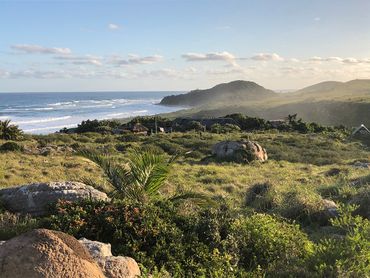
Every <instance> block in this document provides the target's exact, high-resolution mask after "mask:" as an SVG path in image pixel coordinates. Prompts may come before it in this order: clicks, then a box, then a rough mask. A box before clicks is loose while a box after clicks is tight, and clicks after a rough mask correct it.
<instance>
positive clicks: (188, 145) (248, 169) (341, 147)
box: [0, 132, 370, 207]
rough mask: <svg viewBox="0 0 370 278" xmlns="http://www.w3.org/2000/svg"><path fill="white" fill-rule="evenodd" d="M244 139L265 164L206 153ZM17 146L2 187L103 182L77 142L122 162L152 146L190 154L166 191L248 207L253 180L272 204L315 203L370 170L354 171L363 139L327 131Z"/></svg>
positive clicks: (54, 139)
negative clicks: (265, 187)
mask: <svg viewBox="0 0 370 278" xmlns="http://www.w3.org/2000/svg"><path fill="white" fill-rule="evenodd" d="M332 137H333V138H332ZM242 138H244V139H247V138H248V139H251V140H255V141H257V142H259V143H260V144H261V145H262V146H264V147H265V148H266V149H267V151H268V154H269V161H268V162H267V163H263V164H262V163H252V164H236V163H231V162H227V163H226V162H217V161H215V160H214V159H213V158H212V157H210V155H211V147H212V145H213V144H214V143H216V142H219V141H222V140H238V139H242ZM127 140H128V141H129V142H127ZM0 144H1V142H0ZM20 144H22V145H23V146H24V147H25V149H26V151H23V152H3V153H0V161H1V162H0V186H1V187H8V186H16V185H21V184H27V183H32V182H44V181H60V180H75V181H84V180H86V179H89V178H93V179H95V180H98V181H99V180H101V179H102V178H103V177H102V172H101V170H100V169H98V168H97V167H96V166H95V165H94V164H93V163H91V162H89V161H87V160H86V159H83V158H81V157H78V156H75V155H74V154H73V148H76V147H78V146H82V145H83V146H84V147H89V148H93V149H98V150H99V149H100V150H101V151H102V152H105V153H109V155H110V156H112V157H115V158H117V159H120V160H121V161H122V162H124V161H125V153H126V152H127V150H129V149H130V148H133V147H134V148H154V149H156V150H158V151H160V152H166V153H167V154H168V155H172V154H175V153H177V152H181V153H187V152H190V153H188V154H187V155H184V156H181V157H180V158H179V159H178V161H177V162H176V163H175V165H174V168H175V169H176V171H172V172H171V176H170V178H169V179H168V186H167V187H166V189H165V191H166V192H167V193H168V192H173V191H174V190H176V189H184V190H188V189H191V190H194V191H196V192H202V193H206V194H208V195H210V196H212V197H215V196H216V197H223V198H226V199H229V200H230V201H232V202H233V203H235V205H245V204H246V198H247V194H248V190H250V188H252V187H253V186H255V185H256V184H269V186H271V188H273V191H274V195H275V196H273V197H274V198H275V200H274V202H276V207H279V206H280V205H283V202H284V200H283V198H284V195H287V194H288V193H289V192H295V194H297V196H298V195H299V196H303V195H306V196H308V197H309V198H311V197H312V200H310V201H312V203H315V202H317V199H319V198H320V192H322V191H325V190H324V189H325V188H330V187H331V186H333V185H336V184H338V183H340V182H341V181H342V180H343V179H347V180H356V179H359V178H361V177H363V176H366V174H368V170H366V169H365V170H364V169H356V168H354V167H353V163H354V162H356V161H367V160H370V152H369V151H368V150H367V149H366V147H365V146H363V145H362V144H361V143H359V142H350V141H347V140H346V139H344V140H343V139H337V138H335V136H333V135H330V134H329V135H324V134H299V133H284V132H281V133H279V132H261V133H239V132H236V133H229V134H212V133H203V134H199V133H195V132H188V133H172V134H158V135H153V136H130V137H125V136H120V135H100V134H97V133H87V134H83V135H77V134H75V135H65V134H59V135H57V134H55V135H49V136H33V137H32V136H30V137H28V138H27V139H26V140H24V141H21V142H20ZM40 145H42V146H48V147H49V148H51V149H53V148H54V149H57V147H59V148H61V147H64V148H65V147H69V148H67V150H66V151H56V150H54V151H51V152H50V153H48V154H46V155H45V154H44V155H41V154H36V153H32V152H35V149H37V146H39V148H45V147H40ZM27 152H28V153H27ZM333 168H335V169H339V174H338V175H334V176H330V175H328V174H326V173H327V172H328V171H329V170H330V169H333ZM166 192H164V194H166Z"/></svg>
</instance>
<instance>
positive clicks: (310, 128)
mask: <svg viewBox="0 0 370 278" xmlns="http://www.w3.org/2000/svg"><path fill="white" fill-rule="evenodd" d="M218 119H220V121H217V120H218ZM221 119H232V120H233V121H232V122H233V123H230V122H227V121H226V122H223V121H221ZM212 120H214V122H215V123H214V124H212V125H211V126H208V127H207V126H206V125H205V124H202V122H204V121H207V119H205V120H197V119H185V118H184V119H180V121H179V119H175V120H171V119H168V118H164V117H159V116H143V117H142V116H140V117H135V118H134V119H132V120H131V121H129V122H128V123H124V124H122V123H119V122H118V121H113V120H103V121H98V120H86V121H82V122H81V123H80V124H79V125H78V126H77V128H75V129H74V130H73V131H74V132H76V133H85V132H98V133H102V134H112V133H114V130H115V129H129V128H130V127H132V126H133V125H135V124H141V125H143V126H145V127H146V128H148V130H149V131H151V132H156V131H158V129H159V128H160V127H161V128H163V129H164V130H165V131H176V132H187V131H208V132H212V133H229V132H237V131H262V130H271V129H277V130H279V131H296V132H300V133H322V132H334V131H346V128H345V127H344V126H339V127H330V126H323V125H320V124H318V123H315V122H311V123H307V122H304V121H303V120H302V119H300V118H297V114H293V115H288V116H287V117H286V118H285V119H284V120H283V121H281V122H280V123H279V124H278V125H276V124H273V122H272V121H268V120H265V119H262V118H258V117H249V116H247V115H244V114H241V113H236V114H229V115H226V116H225V117H221V118H214V119H212ZM68 131H69V130H68V129H62V130H61V131H60V132H68Z"/></svg>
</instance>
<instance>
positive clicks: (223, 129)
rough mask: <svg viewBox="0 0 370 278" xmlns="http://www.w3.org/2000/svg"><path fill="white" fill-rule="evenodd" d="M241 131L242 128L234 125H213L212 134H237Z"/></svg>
mask: <svg viewBox="0 0 370 278" xmlns="http://www.w3.org/2000/svg"><path fill="white" fill-rule="evenodd" d="M237 131H240V127H239V126H237V125H233V124H225V125H221V124H213V125H212V126H211V132H213V133H229V132H237Z"/></svg>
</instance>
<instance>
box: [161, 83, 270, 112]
mask: <svg viewBox="0 0 370 278" xmlns="http://www.w3.org/2000/svg"><path fill="white" fill-rule="evenodd" d="M275 96H276V93H275V92H273V91H272V90H268V89H265V88H264V87H262V86H260V85H258V84H257V83H255V82H251V81H243V80H236V81H232V82H229V83H222V84H219V85H216V86H214V87H213V88H210V89H205V90H199V89H198V90H194V91H191V92H189V93H187V94H182V95H172V96H167V97H165V98H163V99H162V101H161V102H160V104H162V105H177V106H178V105H180V106H200V105H205V104H209V103H221V102H224V101H227V103H237V102H249V101H260V100H264V99H268V98H271V97H275Z"/></svg>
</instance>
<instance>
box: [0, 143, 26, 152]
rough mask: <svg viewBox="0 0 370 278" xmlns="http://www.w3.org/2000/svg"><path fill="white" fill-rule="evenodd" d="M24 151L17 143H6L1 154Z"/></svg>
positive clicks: (1, 149) (1, 147) (2, 146)
mask: <svg viewBox="0 0 370 278" xmlns="http://www.w3.org/2000/svg"><path fill="white" fill-rule="evenodd" d="M23 150H24V148H23V146H22V145H19V144H18V143H16V142H12V141H10V142H6V143H4V144H2V145H1V146H0V152H22V151H23Z"/></svg>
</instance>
